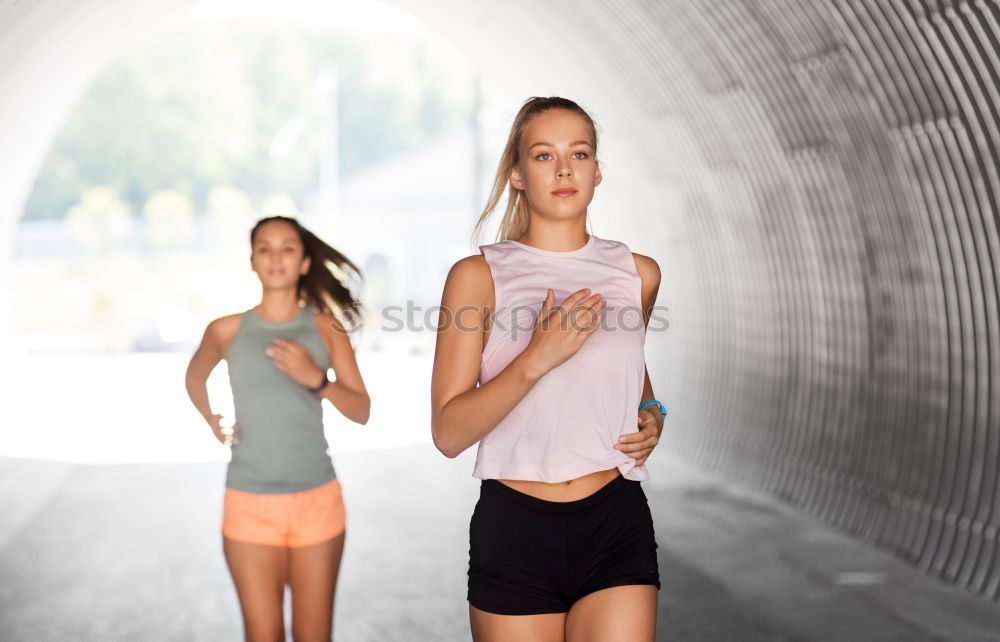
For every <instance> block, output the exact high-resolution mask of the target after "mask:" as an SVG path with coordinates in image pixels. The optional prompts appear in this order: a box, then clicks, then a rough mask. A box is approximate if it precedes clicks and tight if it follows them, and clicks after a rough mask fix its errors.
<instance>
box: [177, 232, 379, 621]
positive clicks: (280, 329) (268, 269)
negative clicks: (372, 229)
mask: <svg viewBox="0 0 1000 642" xmlns="http://www.w3.org/2000/svg"><path fill="white" fill-rule="evenodd" d="M250 246H251V253H250V267H251V269H252V270H253V271H254V272H255V273H256V274H257V276H258V278H259V279H260V282H261V285H262V287H263V293H262V297H261V301H260V303H259V304H258V305H257V306H255V307H253V308H251V309H249V310H246V311H245V312H242V313H240V314H232V315H228V316H224V317H220V318H218V319H215V320H214V321H212V322H211V323H209V324H208V327H207V328H206V329H205V333H204V337H203V338H202V340H201V344H200V345H199V346H198V349H197V350H196V351H195V353H194V356H193V357H192V358H191V362H190V364H189V365H188V369H187V375H186V385H187V390H188V394H189V396H190V397H191V401H192V402H193V403H194V405H195V407H196V408H197V409H198V412H200V413H201V415H202V416H203V417H204V418H205V420H206V421H207V422H208V425H209V426H210V427H211V429H212V432H213V433H214V434H215V437H216V438H217V439H218V440H219V441H220V442H222V443H223V444H226V445H228V446H230V447H231V449H232V458H231V460H230V462H229V466H228V469H227V474H226V489H225V497H224V502H223V518H222V538H223V551H224V553H225V557H226V562H227V564H228V566H229V570H230V573H231V574H232V578H233V582H234V584H235V586H236V592H237V595H238V596H239V601H240V606H241V608H242V612H243V623H244V629H245V635H246V639H247V640H284V635H285V634H284V631H285V626H284V618H283V610H282V607H283V600H284V592H285V586H286V585H288V586H290V588H291V594H292V631H293V636H294V638H295V639H296V640H329V639H331V633H332V628H333V601H334V594H335V590H336V583H337V574H338V571H339V568H340V559H341V555H342V554H343V550H344V539H345V534H346V510H345V506H344V501H343V498H342V494H341V486H340V483H339V481H338V480H337V477H336V473H335V471H334V468H333V463H332V461H331V459H330V456H329V454H328V452H327V448H328V444H327V441H326V437H325V436H324V434H323V410H322V400H323V399H327V400H328V401H330V403H332V404H333V405H334V407H336V408H337V410H339V411H340V412H341V413H342V414H343V415H344V416H345V417H347V418H348V419H350V420H352V421H354V422H357V423H359V424H365V423H367V421H368V416H369V410H370V405H371V404H370V400H369V397H368V392H367V390H366V389H365V384H364V381H363V379H362V377H361V373H360V371H359V370H358V365H357V361H356V360H355V355H354V350H353V347H352V345H351V341H350V336H349V334H350V332H351V331H353V330H354V329H356V328H358V327H360V325H361V312H362V307H361V304H360V302H359V301H358V299H357V298H356V297H355V296H354V294H352V292H351V290H350V289H349V287H348V286H349V285H350V284H351V283H352V282H356V283H358V284H359V282H360V280H361V274H360V271H359V270H358V268H357V267H356V266H355V265H354V263H352V262H351V261H350V260H349V259H347V257H345V256H344V255H343V254H341V253H340V252H338V251H337V250H335V249H334V248H332V247H330V246H329V245H327V244H326V243H324V242H323V241H322V240H320V239H319V238H317V237H316V236H315V235H314V234H313V233H312V232H310V231H309V230H307V229H306V228H304V227H302V225H300V224H299V222H298V221H296V220H295V219H294V218H288V217H284V216H272V217H269V218H264V219H261V220H259V221H257V223H256V225H254V227H253V229H252V230H251V232H250ZM342 321H343V322H342ZM345 323H346V327H345V325H344V324H345ZM222 359H225V360H226V363H227V366H228V369H229V381H230V385H231V387H232V391H233V402H234V411H235V417H234V419H235V424H234V425H233V426H232V427H231V428H230V429H228V430H227V427H224V426H223V425H222V424H221V419H222V416H221V415H219V414H215V413H214V412H213V411H212V409H211V407H210V404H209V399H208V391H207V387H206V381H207V379H208V376H209V374H210V373H211V371H212V369H213V368H214V367H215V366H216V364H218V363H219V361H220V360H222ZM331 367H332V368H333V370H334V372H335V374H336V378H335V380H332V381H331V380H329V379H328V375H327V372H328V370H329V368H331Z"/></svg>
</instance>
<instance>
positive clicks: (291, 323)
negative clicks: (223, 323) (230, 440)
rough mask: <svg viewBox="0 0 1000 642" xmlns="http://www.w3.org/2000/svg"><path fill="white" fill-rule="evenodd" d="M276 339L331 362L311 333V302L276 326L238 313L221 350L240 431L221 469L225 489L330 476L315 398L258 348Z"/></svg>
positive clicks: (302, 483) (286, 485) (280, 486)
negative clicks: (232, 334) (232, 331)
mask: <svg viewBox="0 0 1000 642" xmlns="http://www.w3.org/2000/svg"><path fill="white" fill-rule="evenodd" d="M279 337H280V338H282V339H286V340H290V341H297V342H299V343H300V344H302V345H303V346H304V347H305V348H306V350H308V352H309V354H310V356H312V360H313V363H315V364H316V365H317V366H318V367H319V368H321V369H323V370H324V371H325V370H326V369H327V368H329V366H330V353H329V351H328V350H327V348H326V344H325V343H323V339H322V338H321V337H320V336H319V333H318V332H317V331H316V318H315V308H314V306H312V305H310V304H306V305H305V306H304V307H302V308H300V309H299V313H298V315H297V316H296V317H295V318H293V319H290V320H288V321H284V322H282V323H270V322H268V321H265V320H263V319H261V318H260V317H259V316H258V315H257V313H256V312H255V311H254V310H253V309H250V310H247V311H246V312H244V313H243V314H242V315H240V326H239V329H238V330H237V332H236V336H235V337H234V338H233V341H232V343H231V344H230V346H229V348H228V349H227V350H226V354H225V355H224V358H225V360H226V364H227V366H228V368H229V384H230V386H231V387H232V390H233V405H234V410H235V417H234V418H235V420H236V425H237V430H238V431H239V442H238V443H237V444H236V445H234V446H233V447H232V458H231V460H230V462H229V468H228V470H227V472H226V486H227V487H229V488H234V489H236V490H242V491H246V492H251V493H295V492H300V491H304V490H309V489H310V488H315V487H317V486H320V485H322V484H325V483H326V482H328V481H330V480H331V479H334V478H336V473H335V472H334V468H333V462H332V461H331V459H330V455H329V453H328V452H327V449H328V448H329V445H328V444H327V441H326V436H325V435H324V434H323V407H322V405H321V399H320V397H319V395H317V394H315V393H312V392H310V391H309V389H308V388H306V387H305V386H303V385H301V384H299V383H296V382H295V381H294V380H293V379H292V378H291V377H289V376H288V375H287V374H286V373H284V372H282V371H281V370H279V369H278V367H277V366H275V365H274V363H273V362H272V361H271V357H269V356H267V354H266V352H265V350H267V347H268V345H269V344H270V343H271V341H273V340H274V339H275V338H279Z"/></svg>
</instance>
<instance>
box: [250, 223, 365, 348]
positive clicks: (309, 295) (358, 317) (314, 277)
mask: <svg viewBox="0 0 1000 642" xmlns="http://www.w3.org/2000/svg"><path fill="white" fill-rule="evenodd" d="M272 221H282V222H284V223H288V224H289V225H291V226H292V227H294V228H295V230H296V231H297V232H298V235H299V240H301V241H302V249H303V253H304V255H305V256H308V257H309V259H310V261H309V271H308V272H306V273H305V274H303V275H301V276H300V277H299V283H298V286H297V288H296V290H297V291H296V296H297V299H298V302H299V303H311V304H313V305H314V306H316V307H317V308H318V309H319V310H320V311H322V312H325V313H327V314H332V315H334V316H338V317H341V319H342V322H343V323H344V324H345V329H346V330H348V331H350V330H354V329H356V328H359V327H360V326H361V325H362V315H363V313H364V308H363V306H362V305H361V301H360V300H359V299H358V297H357V296H356V295H355V294H354V292H352V290H351V287H350V286H351V285H354V287H355V291H357V290H358V289H360V287H361V285H362V283H363V281H364V277H362V275H361V270H360V269H358V266H356V265H355V264H354V263H353V262H352V261H351V260H350V259H349V258H347V257H346V256H344V255H343V254H341V253H340V252H338V251H337V250H335V249H334V248H332V247H330V246H329V245H327V244H326V243H325V242H324V241H322V240H321V239H320V238H319V237H318V236H316V235H315V234H313V233H312V232H310V231H309V230H307V229H306V228H305V227H303V226H302V225H301V224H300V223H299V222H298V221H297V220H296V219H294V218H291V217H288V216H268V217H266V218H262V219H260V220H259V221H257V222H256V223H255V224H254V226H253V229H252V230H250V247H251V248H253V242H254V239H255V238H256V237H257V230H259V229H260V227H261V226H262V225H264V224H265V223H270V222H272Z"/></svg>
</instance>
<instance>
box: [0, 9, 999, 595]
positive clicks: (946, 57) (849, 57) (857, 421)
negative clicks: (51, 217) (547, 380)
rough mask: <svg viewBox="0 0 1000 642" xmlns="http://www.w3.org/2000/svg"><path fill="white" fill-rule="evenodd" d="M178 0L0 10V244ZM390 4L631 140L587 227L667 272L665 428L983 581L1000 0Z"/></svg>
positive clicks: (752, 480) (892, 545)
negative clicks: (65, 141) (137, 43)
mask: <svg viewBox="0 0 1000 642" xmlns="http://www.w3.org/2000/svg"><path fill="white" fill-rule="evenodd" d="M187 4H188V3H183V2H182V3H169V2H166V1H165V0H140V1H131V2H126V1H124V0H111V1H102V2H98V1H96V0H81V1H78V2H69V1H66V0H42V1H40V2H35V3H30V4H29V3H14V4H12V3H7V4H4V5H0V96H4V97H5V99H4V100H2V101H0V122H3V123H5V126H4V127H3V130H2V140H0V143H2V144H0V177H3V178H2V179H0V180H3V181H4V188H3V189H2V190H0V220H2V221H3V223H4V225H3V227H4V229H5V235H6V236H4V237H3V238H0V240H5V239H7V238H9V234H10V228H11V226H12V224H13V223H12V221H13V217H14V216H15V215H16V210H17V208H18V207H19V204H20V203H21V202H23V200H24V197H25V196H26V195H27V192H26V190H27V189H28V183H29V182H30V179H31V177H32V176H33V175H34V173H33V172H34V171H36V170H37V166H38V164H39V163H40V162H41V157H42V155H43V154H44V151H45V150H46V149H48V145H49V143H50V142H51V138H52V136H53V135H54V128H55V126H56V124H57V123H59V122H61V118H64V117H65V113H66V111H67V110H68V108H69V107H68V105H70V104H71V103H72V102H73V98H74V96H76V95H78V94H79V92H80V91H81V90H82V87H83V86H84V85H85V84H86V82H87V79H88V78H89V76H90V75H92V74H93V73H95V72H96V70H97V69H99V68H100V67H101V66H102V64H103V63H104V62H106V61H107V59H108V58H109V57H110V56H111V55H112V54H113V52H114V51H115V50H116V49H117V48H119V47H121V46H122V45H123V44H124V43H126V42H127V41H128V40H129V38H131V37H134V34H135V33H137V32H139V31H141V28H142V27H143V25H144V24H147V21H151V20H155V19H157V17H158V16H161V15H165V14H169V13H171V12H174V11H178V10H181V8H183V7H184V6H186V5H187ZM394 4H396V5H398V6H400V7H402V8H403V9H406V10H408V11H410V12H412V13H413V14H414V15H417V16H419V17H421V18H422V19H424V20H426V21H427V22H429V23H430V24H431V25H433V26H435V27H436V28H437V29H438V30H439V31H440V32H441V33H444V34H446V35H447V36H448V37H450V38H452V39H453V40H455V41H456V43H458V44H459V45H460V46H463V47H464V48H466V50H468V51H470V52H475V54H476V55H477V56H479V57H480V59H481V60H482V62H483V64H484V65H488V66H489V67H490V68H491V69H495V70H496V71H497V73H500V74H504V75H505V77H506V78H507V79H508V80H509V81H510V82H511V83H512V85H513V86H516V87H523V88H524V89H525V92H524V93H526V94H527V93H533V92H535V91H538V92H543V91H544V93H563V94H566V95H571V96H575V97H576V96H578V97H580V99H581V102H583V103H586V104H588V105H589V106H591V107H592V108H593V110H594V111H595V113H596V115H597V116H598V120H599V122H602V124H603V126H604V129H605V130H606V131H614V132H615V138H616V139H617V140H619V141H626V140H627V142H619V143H615V142H614V141H613V140H612V141H610V142H609V145H610V146H612V148H613V147H614V146H615V145H616V144H617V145H619V146H620V147H619V152H620V153H618V154H617V155H615V154H612V157H613V158H615V159H616V160H617V162H618V165H617V169H618V171H619V172H621V173H622V174H624V175H626V176H627V177H628V181H630V182H628V185H629V186H630V188H629V189H627V190H626V191H627V192H628V193H629V194H630V197H631V205H630V207H629V208H628V210H629V214H628V216H623V217H622V218H621V219H620V220H618V219H616V220H609V221H608V223H607V226H606V227H605V228H604V229H605V230H607V231H604V232H603V233H602V231H598V232H597V233H598V234H600V235H607V236H612V237H613V236H615V235H616V234H621V235H622V236H624V237H626V238H629V239H633V238H634V239H637V241H636V243H635V244H634V246H635V247H634V248H633V249H636V250H637V251H642V252H643V253H646V254H650V255H652V256H653V257H654V258H656V259H657V260H658V261H659V262H660V264H661V268H662V269H663V274H664V284H663V287H662V289H661V292H660V303H661V304H665V305H667V306H669V308H670V310H671V312H670V321H671V326H670V332H669V333H668V334H669V340H665V341H657V342H656V343H655V345H654V346H653V347H654V348H655V349H654V350H652V351H647V358H648V359H649V360H650V364H651V367H650V371H651V375H652V376H653V380H654V385H655V388H656V390H657V393H658V395H659V396H660V398H663V399H665V400H666V401H667V403H668V406H669V407H670V408H671V415H670V417H669V419H668V422H667V426H666V431H667V432H666V433H665V443H666V444H668V445H669V447H671V448H674V449H675V450H677V451H678V452H680V453H682V454H684V455H686V456H689V457H691V458H692V459H694V460H696V461H698V462H700V463H702V464H704V465H706V466H709V467H712V468H714V469H718V470H722V471H725V472H727V473H728V474H731V475H733V476H735V477H737V478H739V479H741V480H743V481H744V482H747V483H749V484H751V485H754V486H756V487H758V488H761V489H764V490H766V491H768V492H770V493H773V494H774V495H776V496H779V497H781V498H783V499H785V500H787V501H789V502H791V503H793V504H794V505H797V506H800V507H802V508H804V509H806V510H808V511H810V512H812V513H814V514H816V515H818V516H819V517H821V518H822V519H824V520H826V521H828V522H830V523H833V524H835V525H837V526H839V527H841V528H843V529H845V530H848V531H850V532H852V533H854V534H856V535H858V536H860V537H864V538H866V539H868V540H870V541H871V542H873V543H875V544H877V545H879V546H883V547H886V548H889V549H891V550H893V551H895V552H897V553H898V554H899V555H901V556H903V557H905V558H907V559H909V560H911V561H912V562H913V563H914V564H916V565H918V566H919V567H920V568H922V569H924V570H926V571H928V572H930V573H933V574H935V575H937V576H940V577H942V578H943V579H945V580H946V581H949V582H954V583H956V584H958V585H960V586H963V587H965V588H967V589H969V590H972V591H975V592H977V593H980V594H982V595H984V596H986V597H988V598H990V599H994V600H996V599H1000V544H998V537H997V535H998V531H1000V492H998V484H1000V475H998V472H1000V471H998V466H1000V418H998V417H1000V414H998V408H997V404H998V402H1000V368H998V365H997V363H998V356H1000V355H998V350H1000V319H998V316H1000V315H998V305H997V279H998V268H997V261H998V260H1000V237H998V233H997V227H998V217H997V203H996V200H997V195H998V194H1000V172H998V168H997V163H996V158H997V155H998V148H1000V113H998V112H1000V95H998V91H997V86H998V84H1000V83H998V80H1000V79H998V77H997V75H998V70H1000V47H998V40H1000V8H998V5H997V3H996V2H993V1H989V2H987V1H985V0H977V1H958V0H936V1H932V0H837V1H836V2H820V1H818V0H810V1H807V2H802V1H800V0H772V1H770V2H767V3H746V2H729V1H726V0H669V1H665V2H627V1H625V0H606V1H603V2H598V1H596V0H594V1H587V2H584V1H582V0H577V1H573V2H570V1H569V0H558V1H556V2H549V3H532V2H528V1H527V0H516V1H513V2H508V3H468V2H460V1H458V0H440V1H438V2H435V3H424V2H416V1H415V0H398V1H397V2H395V3H394ZM95 29H97V30H99V31H100V33H101V34H102V38H101V39H100V42H98V44H97V45H96V46H95V47H93V48H90V49H87V48H85V47H82V43H83V42H84V38H83V37H84V36H85V35H86V34H88V33H92V32H93V30H95ZM40 78H44V79H46V81H45V82H39V79H40ZM12 96H14V97H16V98H15V99H12V98H11V97H12ZM12 124H16V127H12V126H11V125H12ZM665 190H670V191H671V193H676V194H677V202H676V204H674V203H673V201H670V200H663V199H660V198H658V194H659V193H661V192H662V191H665ZM608 228H610V229H608ZM7 245H9V243H7ZM7 299H8V297H6V296H5V293H4V292H3V291H0V300H2V301H4V302H6V301H7Z"/></svg>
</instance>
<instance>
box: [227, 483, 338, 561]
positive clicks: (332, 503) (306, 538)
mask: <svg viewBox="0 0 1000 642" xmlns="http://www.w3.org/2000/svg"><path fill="white" fill-rule="evenodd" d="M346 525H347V513H346V511H345V509H344V499H343V497H342V496H341V493H340V483H339V482H338V481H337V480H336V479H331V480H330V481H328V482H326V483H325V484H323V485H322V486H317V487H316V488H310V489H309V490H304V491H302V492H298V493H248V492H246V491H242V490H236V489H235V488H226V493H225V496H224V498H223V504H222V536H223V537H226V538H228V539H233V540H238V541H241V542H250V543H253V544H270V545H271V546H309V545H310V544H319V543H320V542H325V541H327V540H329V539H332V538H334V537H336V536H337V535H340V534H341V533H342V532H344V529H345V528H346Z"/></svg>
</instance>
